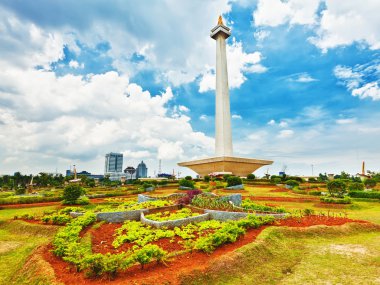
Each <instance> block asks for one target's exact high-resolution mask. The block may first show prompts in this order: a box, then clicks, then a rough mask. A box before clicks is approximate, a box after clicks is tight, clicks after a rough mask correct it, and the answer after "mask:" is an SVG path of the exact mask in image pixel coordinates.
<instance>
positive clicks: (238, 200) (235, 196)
mask: <svg viewBox="0 0 380 285" xmlns="http://www.w3.org/2000/svg"><path fill="white" fill-rule="evenodd" d="M220 199H221V200H222V201H231V202H232V203H234V205H235V206H240V205H241V202H242V196H241V194H231V195H227V196H222V197H220Z"/></svg>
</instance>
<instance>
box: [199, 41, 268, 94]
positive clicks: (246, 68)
mask: <svg viewBox="0 0 380 285" xmlns="http://www.w3.org/2000/svg"><path fill="white" fill-rule="evenodd" d="M226 52H227V68H228V84H229V87H231V88H239V87H240V86H241V85H242V84H243V83H244V82H245V81H246V80H247V78H246V77H245V74H246V73H263V72H265V71H267V68H266V67H265V66H263V65H261V64H260V61H261V60H262V55H261V53H260V52H253V53H246V52H244V51H243V45H242V43H241V42H238V41H235V40H233V42H232V44H231V45H227V48H226ZM209 90H215V70H214V69H213V68H210V67H208V68H207V70H206V72H205V73H204V74H203V75H202V78H201V80H200V83H199V92H206V91H209Z"/></svg>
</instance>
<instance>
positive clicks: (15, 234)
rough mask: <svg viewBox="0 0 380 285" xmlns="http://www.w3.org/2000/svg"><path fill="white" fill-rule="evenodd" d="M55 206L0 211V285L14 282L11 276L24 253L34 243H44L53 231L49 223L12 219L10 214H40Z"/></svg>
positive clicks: (32, 248)
mask: <svg viewBox="0 0 380 285" xmlns="http://www.w3.org/2000/svg"><path fill="white" fill-rule="evenodd" d="M55 208H56V206H51V207H34V208H22V209H3V210H0V261H1V262H0V272H1V274H0V284H18V283H19V282H16V281H14V277H15V276H17V274H18V272H19V271H20V270H21V268H22V267H23V265H24V264H25V261H26V260H27V258H28V256H30V254H31V253H32V252H33V250H35V249H36V248H37V247H38V246H40V245H43V244H47V243H48V242H49V241H50V240H51V238H52V237H53V235H54V234H55V231H56V227H53V226H42V225H35V224H30V223H27V222H23V221H13V216H15V215H23V214H33V215H42V214H43V212H44V211H46V210H53V209H55ZM41 284H42V283H41ZM46 284H48V283H46Z"/></svg>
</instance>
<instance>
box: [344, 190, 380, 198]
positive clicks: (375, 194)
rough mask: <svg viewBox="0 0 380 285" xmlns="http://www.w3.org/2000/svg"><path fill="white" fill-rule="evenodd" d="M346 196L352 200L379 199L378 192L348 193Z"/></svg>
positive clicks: (379, 193) (379, 194)
mask: <svg viewBox="0 0 380 285" xmlns="http://www.w3.org/2000/svg"><path fill="white" fill-rule="evenodd" d="M348 195H349V196H350V197H352V198H369V199H380V192H365V191H350V192H349V193H348Z"/></svg>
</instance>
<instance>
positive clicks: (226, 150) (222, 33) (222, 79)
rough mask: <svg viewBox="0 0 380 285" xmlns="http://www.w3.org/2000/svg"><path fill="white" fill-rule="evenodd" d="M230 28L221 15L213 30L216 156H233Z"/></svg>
mask: <svg viewBox="0 0 380 285" xmlns="http://www.w3.org/2000/svg"><path fill="white" fill-rule="evenodd" d="M230 35H231V33H230V29H229V28H228V27H226V26H225V25H224V24H223V21H222V17H221V16H219V20H218V25H217V26H216V27H215V28H213V29H212V30H211V35H210V36H211V38H213V39H214V40H216V96H215V97H216V100H215V101H216V104H215V156H232V134H231V113H230V94H229V90H228V73H227V56H226V39H227V38H228V37H229V36H230Z"/></svg>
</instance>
